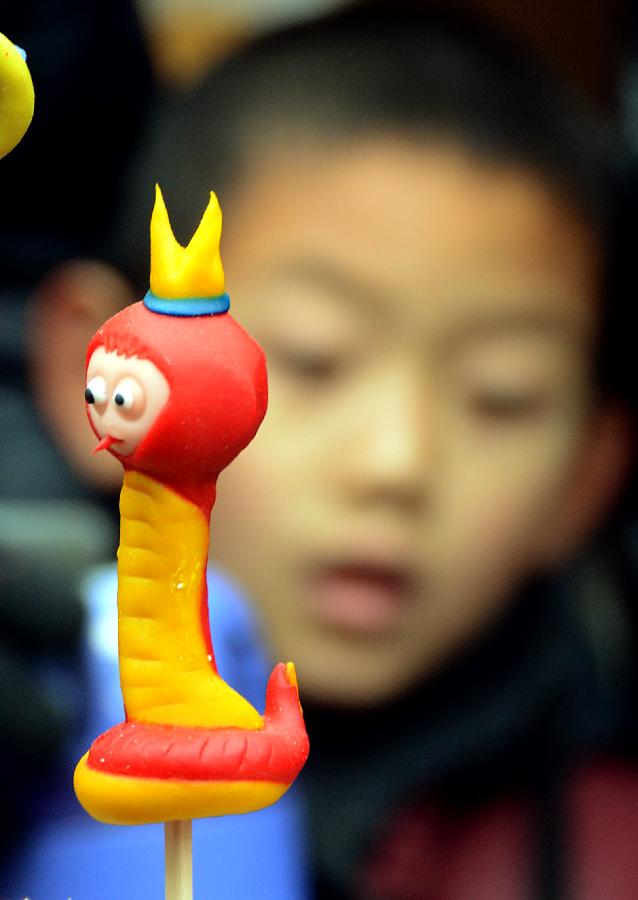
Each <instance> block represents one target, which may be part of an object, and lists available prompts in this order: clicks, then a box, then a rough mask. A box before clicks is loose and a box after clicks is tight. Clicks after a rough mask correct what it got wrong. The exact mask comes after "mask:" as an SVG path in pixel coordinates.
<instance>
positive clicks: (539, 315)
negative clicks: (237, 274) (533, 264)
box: [271, 256, 591, 344]
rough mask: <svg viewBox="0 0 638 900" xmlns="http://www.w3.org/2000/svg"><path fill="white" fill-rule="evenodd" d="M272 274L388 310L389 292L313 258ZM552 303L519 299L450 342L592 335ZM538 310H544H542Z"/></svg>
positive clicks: (460, 330)
mask: <svg viewBox="0 0 638 900" xmlns="http://www.w3.org/2000/svg"><path fill="white" fill-rule="evenodd" d="M271 272H272V273H273V274H274V275H276V276H277V275H280V276H285V277H286V278H290V277H293V278H294V277H298V278H302V279H304V280H307V281H310V282H312V283H314V284H316V285H318V286H320V287H326V288H328V289H329V290H331V291H332V292H334V293H335V294H337V295H338V296H339V297H342V298H345V299H347V300H348V301H351V302H352V303H353V304H354V305H356V306H360V307H362V308H364V311H365V312H366V313H369V312H370V303H371V302H372V304H373V305H375V304H378V305H379V306H380V307H381V309H383V307H384V306H385V304H384V302H383V301H384V300H386V301H387V289H385V288H384V289H377V288H376V287H375V285H374V283H368V282H365V281H364V280H362V279H360V278H358V277H357V276H356V275H354V276H353V275H351V274H350V272H348V271H346V269H345V268H344V267H343V266H341V265H339V264H335V263H332V262H330V263H327V262H325V261H323V260H320V259H313V258H312V257H311V256H308V257H305V258H300V259H295V260H286V261H285V262H282V263H280V264H278V265H275V266H273V268H272V269H271ZM550 299H551V298H549V297H543V298H541V297H540V295H537V296H534V295H531V294H530V295H529V296H527V298H523V297H521V298H520V306H521V308H517V309H503V308H501V309H499V308H498V306H496V308H493V309H490V310H478V311H477V313H476V314H475V315H474V316H473V317H470V318H469V319H466V320H464V321H463V322H459V323H457V324H455V325H451V326H450V332H449V335H448V340H449V341H450V343H454V344H457V343H463V342H465V341H470V340H473V339H476V340H479V339H480V338H482V337H494V336H500V334H503V335H505V336H511V335H517V334H518V335H525V334H530V335H535V336H540V337H543V336H549V337H556V338H559V339H568V340H570V341H582V340H583V338H585V337H587V335H588V334H589V332H590V331H591V322H590V321H589V320H588V319H584V320H583V321H580V320H579V319H578V317H577V316H568V315H565V314H564V312H563V310H562V309H561V307H560V302H559V298H555V299H554V302H553V303H552V304H551V305H550V302H549V301H550ZM477 300H478V298H477ZM541 301H542V302H541ZM480 302H483V300H482V299H481V301H480ZM539 306H541V307H542V308H540V309H539V308H538V307H539Z"/></svg>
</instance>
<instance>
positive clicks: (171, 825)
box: [164, 819, 193, 900]
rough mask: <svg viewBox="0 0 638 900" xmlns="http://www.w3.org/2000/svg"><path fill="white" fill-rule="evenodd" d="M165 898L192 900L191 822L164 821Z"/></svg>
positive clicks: (167, 899)
mask: <svg viewBox="0 0 638 900" xmlns="http://www.w3.org/2000/svg"><path fill="white" fill-rule="evenodd" d="M164 862H165V872H166V900H193V823H192V822H191V820H190V819H187V820H184V821H181V822H165V823H164Z"/></svg>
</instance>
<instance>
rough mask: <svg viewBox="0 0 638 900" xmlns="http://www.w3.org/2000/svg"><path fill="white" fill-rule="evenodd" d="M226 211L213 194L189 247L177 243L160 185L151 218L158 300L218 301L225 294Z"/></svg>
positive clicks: (153, 282) (153, 281)
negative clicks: (221, 245)
mask: <svg viewBox="0 0 638 900" xmlns="http://www.w3.org/2000/svg"><path fill="white" fill-rule="evenodd" d="M221 233H222V211H221V209H220V207H219V203H218V201H217V197H216V196H215V194H214V193H213V191H211V193H210V200H209V202H208V206H207V207H206V211H205V213H204V215H203V216H202V220H201V222H200V223H199V225H198V226H197V231H196V232H195V234H194V235H193V237H192V238H191V240H190V243H189V244H188V246H187V247H182V245H181V244H179V243H178V242H177V240H176V239H175V235H174V234H173V229H172V228H171V223H170V221H169V218H168V212H167V210H166V204H165V203H164V198H163V196H162V192H161V190H160V187H159V185H155V206H154V207H153V215H152V216H151V291H152V292H153V294H155V296H156V297H162V298H165V299H167V300H182V299H189V298H192V297H218V296H220V295H221V294H223V293H224V270H223V268H222V261H221V257H220V255H219V239H220V237H221Z"/></svg>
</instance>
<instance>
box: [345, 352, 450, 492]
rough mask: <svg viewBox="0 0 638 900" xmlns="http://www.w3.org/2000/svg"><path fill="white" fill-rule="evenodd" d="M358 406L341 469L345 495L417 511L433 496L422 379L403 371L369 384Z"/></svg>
mask: <svg viewBox="0 0 638 900" xmlns="http://www.w3.org/2000/svg"><path fill="white" fill-rule="evenodd" d="M360 401H361V402H360V403H359V404H358V408H357V410H356V413H355V417H354V420H353V421H351V422H350V423H349V436H348V438H347V440H346V442H345V446H344V447H343V448H342V451H343V456H342V457H341V460H340V462H339V464H338V465H339V466H340V469H341V472H342V479H343V481H342V483H343V485H344V487H345V489H346V490H347V491H348V492H349V493H350V494H351V496H353V497H354V498H356V499H357V500H358V501H364V502H369V503H382V504H386V505H394V506H400V507H403V508H408V509H412V510H415V509H417V508H419V507H420V506H421V505H422V504H423V503H424V502H425V501H426V500H427V498H428V495H429V493H430V479H431V474H432V465H433V459H432V454H433V450H434V447H433V437H434V433H433V425H434V421H433V420H434V410H433V403H432V402H431V401H432V398H431V397H428V390H427V388H426V386H425V384H424V379H423V375H422V374H419V373H418V372H414V373H412V372H410V370H409V369H408V367H407V366H406V367H403V366H401V367H399V370H398V371H396V372H393V373H387V374H384V375H380V376H379V377H378V378H375V379H373V380H370V382H369V383H368V385H367V387H366V396H365V399H364V398H363V397H361V398H360ZM428 410H429V411H428Z"/></svg>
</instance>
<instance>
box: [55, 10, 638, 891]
mask: <svg viewBox="0 0 638 900" xmlns="http://www.w3.org/2000/svg"><path fill="white" fill-rule="evenodd" d="M158 135H159V136H158V138H157V140H156V142H155V145H154V151H152V153H151V157H150V160H149V159H146V160H145V162H144V167H143V168H144V175H143V177H140V176H138V178H137V179H136V189H142V190H143V192H144V195H145V196H146V195H148V197H149V198H150V196H151V182H152V180H154V179H155V178H157V180H159V181H160V182H161V183H162V186H163V188H164V190H165V192H166V194H167V199H168V205H169V208H170V209H171V215H172V218H173V221H174V224H175V226H176V233H177V236H178V238H180V237H181V238H185V237H186V236H187V234H188V233H189V228H190V229H191V230H192V222H193V221H195V219H196V217H197V212H198V211H199V210H200V209H201V208H203V204H204V201H205V197H206V191H207V189H209V187H211V186H212V187H215V189H216V190H217V191H218V192H219V194H220V197H221V202H222V207H223V209H224V213H225V226H224V241H223V248H222V249H223V256H224V262H225V268H226V272H227V284H228V289H229V292H230V294H231V297H232V303H233V313H234V314H235V315H236V316H237V318H238V319H239V321H241V322H242V324H244V325H245V326H246V328H247V329H248V330H249V331H250V332H251V333H252V334H253V336H254V337H255V338H256V339H257V340H258V341H259V342H260V343H261V344H262V345H263V347H264V349H265V351H266V354H267V357H268V361H269V376H270V395H271V399H270V408H269V414H268V416H267V419H266V422H265V424H264V425H263V427H262V429H261V431H260V433H259V435H258V437H257V439H256V440H255V441H254V442H253V444H252V445H251V446H250V447H249V448H248V450H247V451H246V452H245V453H243V454H242V455H241V456H240V458H239V459H238V460H237V462H236V463H234V464H233V466H231V468H230V469H229V470H228V472H227V474H226V475H225V476H224V477H223V479H222V481H221V483H220V490H219V496H218V501H217V505H216V508H215V511H214V514H213V546H212V558H213V560H214V561H215V562H217V563H218V564H219V565H221V566H223V567H224V568H226V569H227V570H228V571H230V572H231V573H232V574H233V575H234V576H235V577H236V578H238V579H239V580H240V582H241V583H242V584H243V585H244V587H245V588H246V590H247V591H248V593H249V595H250V596H253V597H254V598H255V600H256V601H257V603H258V604H259V608H260V610H261V611H262V613H263V617H264V622H265V626H266V631H265V634H266V638H267V640H268V642H269V644H270V646H271V648H272V650H273V654H274V655H275V656H277V657H281V658H288V657H294V658H295V660H298V664H299V670H300V682H301V684H302V685H303V689H304V701H305V705H306V708H307V712H308V721H309V726H310V732H311V739H312V740H313V752H312V756H311V761H310V763H309V767H308V772H307V776H306V781H305V790H306V797H307V801H308V808H309V813H310V823H311V834H312V839H313V850H314V864H315V872H316V876H317V879H316V880H317V895H320V896H322V897H323V896H326V897H338V896H343V897H361V898H382V900H410V898H459V900H460V898H463V900H468V898H469V900H479V898H486V900H499V898H507V900H516V898H519V897H520V898H523V897H530V896H546V897H549V896H552V897H565V896H567V893H568V891H570V892H571V893H569V896H574V897H576V898H585V897H588V898H589V897H591V898H600V900H602V898H608V897H614V898H618V900H620V898H622V897H625V896H626V897H634V896H636V892H637V891H638V873H636V871H635V867H634V866H633V863H632V860H633V858H634V852H633V845H634V844H635V840H636V838H638V814H637V813H636V811H635V809H634V805H635V804H633V800H631V798H633V799H634V800H635V799H638V784H637V781H636V778H635V776H634V775H633V773H632V772H631V771H629V772H628V771H626V770H625V769H623V768H620V767H618V766H616V767H614V768H612V769H611V770H609V769H607V768H605V769H600V768H591V767H589V768H585V769H582V770H581V769H578V770H576V769H574V768H569V771H568V773H567V774H565V770H566V768H567V764H568V763H569V765H570V767H571V764H572V763H573V762H574V761H577V762H580V761H581V760H582V759H585V758H586V757H587V755H588V754H590V753H591V752H592V751H594V750H596V751H599V750H601V749H604V750H609V748H613V747H615V746H617V745H618V744H619V743H620V742H621V740H622V739H623V738H624V736H625V731H626V728H627V722H628V714H627V705H626V702H625V698H624V696H623V692H622V683H623V682H622V673H618V672H616V671H615V670H614V669H613V666H611V665H610V664H609V662H608V658H607V657H606V656H605V654H608V651H609V645H608V644H603V643H602V642H600V641H598V642H596V640H595V637H596V636H595V635H594V636H593V637H592V635H591V634H589V633H586V631H585V628H584V626H583V624H582V622H581V620H580V613H579V611H578V610H576V611H575V609H574V602H573V600H572V599H571V595H569V593H568V592H566V591H565V590H564V588H563V587H561V586H557V584H556V582H553V583H552V586H551V587H550V586H549V584H548V583H547V582H546V576H547V575H548V573H550V572H554V571H555V570H556V569H557V568H558V567H559V566H561V565H563V564H564V563H566V562H567V561H568V560H569V559H570V558H571V557H572V556H573V555H574V554H575V553H576V551H577V550H578V549H579V548H580V547H581V546H582V545H583V543H584V542H585V540H586V539H587V538H588V537H589V535H590V533H591V532H592V530H593V529H594V528H595V527H596V526H597V525H598V524H599V523H600V522H601V521H602V519H603V517H604V516H605V514H606V513H607V511H608V508H609V506H610V505H611V504H612V502H613V501H614V499H615V497H616V495H617V493H618V490H619V486H620V485H621V483H622V480H623V476H624V473H625V470H626V468H627V466H626V460H627V455H628V439H627V429H626V424H625V423H626V415H625V413H624V411H623V408H622V405H621V403H620V401H619V399H618V396H617V394H616V392H615V388H616V387H617V385H616V383H615V381H614V378H615V376H616V374H617V373H615V372H614V371H612V369H611V368H610V366H609V362H610V358H609V356H608V354H606V352H605V349H604V347H603V346H602V338H601V336H602V335H603V334H604V333H605V332H606V330H607V325H606V323H607V321H608V311H607V307H606V303H607V302H608V298H607V297H606V292H605V284H606V281H607V276H608V268H609V252H608V246H607V241H606V235H607V229H608V225H609V218H610V214H611V194H612V183H613V176H614V172H613V158H612V153H611V150H610V144H609V141H608V140H607V137H606V134H605V132H604V129H602V128H601V127H600V126H599V125H598V123H596V122H595V121H593V120H592V119H591V117H590V116H589V115H588V114H587V113H586V112H585V111H584V110H581V109H580V107H579V106H578V105H577V104H575V103H572V101H571V100H570V99H569V98H567V97H566V96H563V94H562V92H560V91H559V90H558V89H557V88H556V87H555V86H554V85H553V84H551V83H549V82H548V81H547V80H546V79H545V77H544V76H543V75H541V74H540V73H538V72H536V71H535V70H534V68H533V67H532V66H529V65H528V64H527V63H526V62H524V61H521V60H519V59H517V57H516V54H515V52H513V51H510V50H508V49H507V48H504V47H501V46H500V44H499V42H498V41H496V40H494V41H492V40H491V39H490V38H488V37H485V36H482V35H481V34H480V33H478V32H476V33H475V32H473V31H472V30H468V31H467V32H466V31H464V30H463V29H462V28H458V27H455V26H450V25H449V24H446V23H444V22H442V21H440V20H437V19H434V18H432V17H426V16H421V15H418V14H405V15H404V14H401V13H397V12H396V11H394V12H393V11H379V10H376V9H373V10H371V9H366V8H365V7H363V8H360V9H358V10H357V9H355V10H354V11H352V12H345V13H342V14H339V15H337V16H335V17H331V18H328V19H325V20H323V21H321V22H318V23H312V24H310V25H307V26H301V27H299V28H296V29H293V30H291V31H289V32H288V33H284V34H278V35H273V36H271V37H267V38H265V39H263V40H262V41H260V42H258V43H257V44H255V45H254V46H253V47H249V48H248V49H246V50H245V51H244V52H243V53H240V54H239V55H237V56H236V57H235V58H233V59H232V60H230V61H229V62H228V63H227V64H226V65H225V66H224V67H223V68H222V70H221V71H219V72H218V73H215V74H214V75H213V76H212V77H211V79H210V80H209V81H207V82H206V83H204V84H203V85H202V86H201V88H200V89H198V90H197V91H195V92H194V93H193V95H192V96H191V97H190V98H187V100H185V101H184V100H182V101H181V102H180V103H179V104H178V105H177V108H176V109H175V110H174V112H173V114H172V115H171V116H169V117H168V118H167V119H166V120H164V121H162V122H161V123H160V126H159V129H158ZM148 202H150V200H149V201H148ZM147 206H148V203H147V201H146V200H145V201H144V203H142V202H141V201H140V200H139V198H134V199H133V201H132V204H131V206H130V207H129V208H131V209H134V210H135V209H138V208H142V207H144V217H145V216H146V213H147ZM133 218H134V217H133ZM142 220H143V217H142V216H140V221H142ZM144 221H145V219H144ZM136 228H137V223H136V221H135V220H133V221H127V226H126V229H124V228H123V229H122V231H124V230H126V232H127V233H126V237H125V240H126V241H127V244H128V246H127V248H126V250H125V251H121V253H120V255H121V256H127V258H128V259H129V260H130V263H129V265H128V268H129V271H131V272H132V273H133V274H134V275H135V270H136V267H137V269H138V270H140V269H141V277H140V279H139V281H140V284H139V289H140V290H141V289H142V288H143V286H144V280H145V278H146V272H145V265H144V263H143V261H144V259H145V251H144V250H143V249H142V248H143V247H145V246H146V237H145V236H144V231H145V226H140V227H139V229H138V231H137V232H136ZM66 427H67V428H68V425H67V426H66ZM541 584H542V585H543V587H542V589H541V588H540V585H541ZM592 639H594V643H595V644H596V647H595V650H594V649H592V646H591V641H592ZM600 653H602V654H603V658H602V662H601V656H600ZM597 654H598V655H597ZM616 662H617V660H616V657H614V664H616ZM563 801H564V802H563ZM622 815H625V817H626V825H627V827H628V829H629V830H628V831H627V832H626V839H625V841H624V842H623V841H622V840H620V839H618V838H615V839H614V841H613V844H612V845H611V846H609V845H605V846H603V843H602V839H603V836H604V834H605V826H604V824H603V823H604V822H605V821H606V820H607V819H606V817H608V818H609V820H610V821H614V820H616V821H617V820H618V819H619V817H620V816H622ZM563 851H564V852H563ZM632 879H633V880H632ZM623 891H624V893H623Z"/></svg>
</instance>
